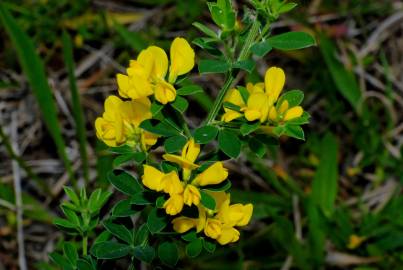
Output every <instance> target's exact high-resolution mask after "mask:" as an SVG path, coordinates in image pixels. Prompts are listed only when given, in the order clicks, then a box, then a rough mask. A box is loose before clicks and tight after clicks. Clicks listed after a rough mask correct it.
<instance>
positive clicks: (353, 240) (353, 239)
mask: <svg viewBox="0 0 403 270" xmlns="http://www.w3.org/2000/svg"><path fill="white" fill-rule="evenodd" d="M366 239H367V238H366V237H363V236H358V235H356V234H352V235H350V239H349V243H348V245H347V247H348V248H349V249H356V248H358V247H359V246H360V245H361V244H362V242H364V241H365V240H366Z"/></svg>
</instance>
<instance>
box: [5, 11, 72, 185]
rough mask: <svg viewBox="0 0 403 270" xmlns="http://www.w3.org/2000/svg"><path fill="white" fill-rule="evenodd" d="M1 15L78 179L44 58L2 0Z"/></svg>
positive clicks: (61, 152)
mask: <svg viewBox="0 0 403 270" xmlns="http://www.w3.org/2000/svg"><path fill="white" fill-rule="evenodd" d="M0 19H1V21H2V22H3V26H4V27H5V29H6V31H7V33H8V34H9V36H10V38H11V41H12V42H13V45H14V46H13V47H14V48H15V50H16V51H17V56H18V59H19V62H20V64H21V66H22V70H23V71H24V74H25V76H26V77H27V79H28V82H29V84H30V86H31V88H32V91H33V93H34V95H35V97H36V100H37V102H38V104H39V108H40V110H41V113H42V116H43V119H44V122H45V125H46V127H47V129H48V130H49V133H50V135H51V137H52V139H53V141H54V143H55V145H56V148H57V152H58V154H59V156H60V158H61V159H62V160H63V163H64V166H65V167H66V170H67V173H68V175H69V178H70V180H72V181H73V183H75V180H74V176H73V171H72V168H71V163H70V161H69V159H68V157H67V154H66V146H65V144H64V141H63V137H62V133H61V130H60V126H59V119H58V118H57V110H56V106H55V102H54V99H53V95H52V90H51V89H50V87H49V84H48V81H47V78H46V74H45V68H44V66H43V62H42V61H41V59H40V58H39V56H38V54H37V53H36V50H35V47H34V44H33V43H32V41H31V39H30V38H29V37H28V35H27V34H26V33H25V32H23V30H22V29H21V28H20V27H19V26H18V24H17V22H16V21H15V19H14V18H13V17H12V16H11V15H10V13H9V12H8V10H7V9H6V8H5V6H4V5H3V4H0Z"/></svg>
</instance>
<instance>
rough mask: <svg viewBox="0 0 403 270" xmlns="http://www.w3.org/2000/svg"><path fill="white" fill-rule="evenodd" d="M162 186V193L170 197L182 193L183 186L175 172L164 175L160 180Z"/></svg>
mask: <svg viewBox="0 0 403 270" xmlns="http://www.w3.org/2000/svg"><path fill="white" fill-rule="evenodd" d="M162 185H163V187H164V192H165V193H168V194H170V195H173V194H180V193H182V192H183V185H182V183H181V181H180V180H179V177H178V174H177V173H176V171H171V172H170V173H168V174H166V175H165V176H164V177H163V179H162Z"/></svg>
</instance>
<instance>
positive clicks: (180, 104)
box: [170, 96, 189, 113]
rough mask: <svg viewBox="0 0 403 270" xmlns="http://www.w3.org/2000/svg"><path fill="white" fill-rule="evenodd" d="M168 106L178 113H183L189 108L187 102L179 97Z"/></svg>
mask: <svg viewBox="0 0 403 270" xmlns="http://www.w3.org/2000/svg"><path fill="white" fill-rule="evenodd" d="M170 104H171V106H172V107H173V108H174V109H175V110H177V111H178V112H180V113H184V112H185V111H186V109H187V108H188V107H189V102H188V101H187V100H186V99H184V98H183V97H181V96H176V99H175V101H174V102H172V103H170Z"/></svg>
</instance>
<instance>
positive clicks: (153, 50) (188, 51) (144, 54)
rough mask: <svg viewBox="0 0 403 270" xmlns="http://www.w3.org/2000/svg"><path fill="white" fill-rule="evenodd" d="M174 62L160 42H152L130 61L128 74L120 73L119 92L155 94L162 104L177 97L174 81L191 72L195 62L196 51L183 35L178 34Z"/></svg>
mask: <svg viewBox="0 0 403 270" xmlns="http://www.w3.org/2000/svg"><path fill="white" fill-rule="evenodd" d="M170 59H171V64H170V66H169V75H168V81H166V78H165V77H166V75H167V73H168V56H167V54H166V53H165V51H164V50H163V49H161V48H159V47H157V46H150V47H148V48H147V49H145V50H143V51H141V52H140V54H139V55H138V57H137V60H132V61H130V65H129V68H127V70H126V72H127V75H124V74H118V75H117V77H116V78H117V82H118V86H119V94H120V95H121V96H122V97H125V98H131V99H139V98H144V97H148V96H150V95H152V94H154V97H155V99H156V100H157V101H159V102H160V103H162V104H167V103H168V102H172V101H174V100H175V98H176V90H175V87H174V86H173V84H174V83H175V81H176V79H177V77H178V76H180V75H183V74H186V73H188V72H189V71H191V70H192V68H193V67H194V64H195V60H194V59H195V53H194V51H193V49H192V48H191V47H190V45H189V43H188V42H187V41H186V40H185V39H183V38H175V39H174V41H173V42H172V44H171V49H170Z"/></svg>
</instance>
